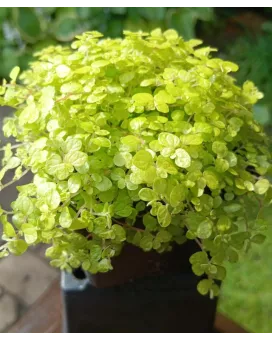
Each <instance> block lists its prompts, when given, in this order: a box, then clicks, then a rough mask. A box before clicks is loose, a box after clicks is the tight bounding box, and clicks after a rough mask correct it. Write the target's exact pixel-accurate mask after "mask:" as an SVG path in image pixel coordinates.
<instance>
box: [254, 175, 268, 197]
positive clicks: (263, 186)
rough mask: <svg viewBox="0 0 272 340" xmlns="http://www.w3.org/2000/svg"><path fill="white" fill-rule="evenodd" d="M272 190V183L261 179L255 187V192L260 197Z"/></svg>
mask: <svg viewBox="0 0 272 340" xmlns="http://www.w3.org/2000/svg"><path fill="white" fill-rule="evenodd" d="M269 188H270V183H269V181H268V180H267V179H264V178H263V179H259V180H258V181H257V182H256V183H255V185H254V191H255V192H256V193H257V194H258V195H264V194H265V193H266V192H267V190H268V189H269Z"/></svg>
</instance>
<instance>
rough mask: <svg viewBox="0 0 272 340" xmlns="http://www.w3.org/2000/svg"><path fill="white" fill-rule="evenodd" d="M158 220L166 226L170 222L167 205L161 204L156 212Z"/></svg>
mask: <svg viewBox="0 0 272 340" xmlns="http://www.w3.org/2000/svg"><path fill="white" fill-rule="evenodd" d="M157 217H158V222H159V224H160V225H161V226H162V227H163V228H166V227H168V226H169V224H170V223H171V215H170V213H169V210H168V206H167V205H161V206H160V207H159V209H158V213H157Z"/></svg>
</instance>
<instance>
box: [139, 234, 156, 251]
mask: <svg viewBox="0 0 272 340" xmlns="http://www.w3.org/2000/svg"><path fill="white" fill-rule="evenodd" d="M140 247H141V248H142V249H143V250H144V251H149V250H151V249H152V248H153V236H152V235H151V234H148V235H146V236H144V237H143V238H142V239H141V241H140Z"/></svg>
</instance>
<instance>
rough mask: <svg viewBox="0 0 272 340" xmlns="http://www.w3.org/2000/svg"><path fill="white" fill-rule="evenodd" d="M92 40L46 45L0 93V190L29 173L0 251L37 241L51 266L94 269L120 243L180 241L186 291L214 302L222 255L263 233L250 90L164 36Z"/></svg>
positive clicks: (266, 188)
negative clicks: (7, 111) (192, 283)
mask: <svg viewBox="0 0 272 340" xmlns="http://www.w3.org/2000/svg"><path fill="white" fill-rule="evenodd" d="M100 38H101V34H100V33H98V32H87V33H84V34H82V35H81V36H78V37H77V39H76V41H75V42H73V44H72V48H68V47H65V48H62V47H59V46H58V47H49V48H46V49H44V50H43V51H41V52H39V53H37V60H36V61H35V62H33V63H32V64H31V65H30V69H29V70H28V71H26V72H23V73H22V74H20V69H19V68H18V67H16V68H14V69H13V70H12V71H11V73H10V79H11V80H10V82H11V83H10V84H7V82H6V81H4V82H3V85H2V86H1V87H0V103H1V105H7V106H11V107H13V108H15V109H16V112H15V114H14V115H13V117H10V118H9V119H8V120H7V121H6V122H5V124H4V127H3V130H4V133H5V135H6V136H7V137H10V136H13V137H15V138H16V139H17V142H16V145H15V146H14V147H11V145H10V144H8V145H7V146H5V147H4V148H3V149H1V151H3V162H2V163H3V164H2V168H1V169H0V181H1V183H0V188H2V189H3V188H5V187H6V186H8V185H9V183H13V182H14V181H15V180H17V179H19V178H21V177H22V176H23V175H24V174H26V173H27V172H28V171H31V172H32V173H33V174H34V178H33V181H32V182H31V183H29V184H27V185H22V186H19V187H18V191H19V194H18V197H17V199H16V200H15V201H14V202H13V203H12V206H11V208H12V211H5V210H4V209H2V208H1V209H0V215H1V222H2V224H3V237H2V238H3V240H4V241H5V242H6V243H4V245H1V247H0V257H4V256H7V255H8V254H9V253H14V254H16V255H20V254H22V253H23V252H24V251H26V249H27V248H28V246H31V245H33V244H38V243H42V242H45V243H51V244H52V245H53V246H52V247H51V248H49V250H48V251H47V256H49V257H50V258H51V259H52V261H51V264H52V265H53V266H56V267H59V268H61V269H63V270H68V271H72V268H76V267H79V266H82V267H83V269H84V270H87V271H90V272H91V273H97V272H106V271H108V270H111V269H112V265H111V258H112V257H113V256H117V255H118V254H119V253H120V251H121V249H122V247H123V245H124V244H125V243H126V242H129V243H132V244H134V245H135V246H138V247H140V248H141V249H143V250H144V251H151V250H155V251H158V252H159V253H161V252H164V251H166V250H170V249H171V246H172V243H178V244H179V245H181V244H182V243H184V242H185V241H186V239H188V240H190V242H194V243H197V244H198V245H199V246H200V248H199V251H198V252H196V253H195V254H192V256H191V258H190V262H191V264H192V270H193V272H194V273H195V274H196V275H198V276H200V277H201V281H200V282H199V284H198V287H197V288H198V291H199V292H200V293H201V294H204V295H205V294H210V296H211V297H213V296H215V295H217V294H218V287H217V286H216V284H215V280H222V279H224V277H225V275H226V272H225V269H224V265H223V263H224V261H229V262H236V261H238V259H239V253H238V252H239V251H240V250H241V249H243V248H246V247H247V248H248V247H249V246H250V245H251V244H254V243H255V244H261V243H262V242H263V241H264V239H265V236H264V235H263V231H264V230H265V229H266V227H267V223H266V221H265V220H264V217H263V214H262V212H261V211H260V208H261V209H262V207H265V206H267V205H269V204H270V203H271V198H272V195H271V192H272V189H271V187H270V186H271V185H270V182H269V180H268V179H267V178H266V174H267V172H268V170H269V168H270V163H271V155H270V152H269V149H268V140H267V138H266V136H265V134H264V133H263V132H262V130H261V128H260V126H259V125H258V124H257V123H256V122H255V121H254V118H253V114H252V104H254V103H255V102H256V100H257V99H258V98H261V96H262V95H261V94H260V93H259V92H258V90H257V89H256V88H255V86H254V85H253V83H251V82H247V83H245V84H244V86H243V87H242V88H241V87H239V86H237V85H235V84H234V82H233V79H232V78H231V77H230V76H229V75H228V73H229V72H235V71H236V70H237V66H236V65H235V64H233V63H230V62H227V61H223V60H221V59H218V58H217V59H214V58H212V57H211V56H210V55H209V53H210V52H211V51H213V49H211V48H200V49H197V48H196V46H197V45H198V44H199V42H198V41H188V42H186V41H184V40H183V39H181V38H180V37H179V36H178V34H177V32H176V31H174V30H168V31H166V32H162V31H161V30H159V29H157V30H155V31H153V32H151V33H150V34H149V33H144V34H143V33H131V32H125V37H124V38H123V39H117V40H111V39H104V40H103V39H101V40H99V39H100ZM18 77H19V79H20V85H19V84H18V85H17V83H16V81H17V79H18ZM9 170H13V171H14V172H15V175H14V179H13V180H12V181H11V182H9V181H6V179H5V175H6V172H7V171H9ZM2 182H3V183H2ZM5 183H6V184H5ZM12 215H13V216H12ZM8 217H11V218H10V219H9V218H8ZM132 265H133V264H132Z"/></svg>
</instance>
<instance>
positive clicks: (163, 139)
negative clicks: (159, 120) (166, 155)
mask: <svg viewBox="0 0 272 340" xmlns="http://www.w3.org/2000/svg"><path fill="white" fill-rule="evenodd" d="M158 141H159V143H160V144H161V145H163V146H166V147H171V148H177V147H178V146H179V144H180V139H179V138H178V137H177V136H175V135H173V134H172V133H167V132H162V133H160V134H159V136H158Z"/></svg>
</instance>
